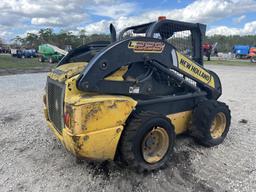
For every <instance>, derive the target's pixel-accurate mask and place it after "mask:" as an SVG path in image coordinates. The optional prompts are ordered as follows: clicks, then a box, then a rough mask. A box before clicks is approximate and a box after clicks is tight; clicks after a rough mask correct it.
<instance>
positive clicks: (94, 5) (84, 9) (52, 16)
mask: <svg viewBox="0 0 256 192" xmlns="http://www.w3.org/2000/svg"><path fill="white" fill-rule="evenodd" d="M138 5H139V3H138V4H136V3H131V2H129V1H128V0H37V1H35V0H1V3H0V18H1V19H0V26H2V29H3V27H4V29H3V30H4V31H1V34H3V33H4V32H5V34H8V33H7V32H9V35H10V31H11V32H13V33H14V34H15V33H23V32H24V31H26V30H29V28H30V29H31V28H32V29H33V28H42V27H54V28H55V27H59V28H60V27H61V28H64V29H70V30H73V31H76V30H77V29H81V28H84V29H85V30H86V31H87V33H89V34H91V33H105V32H108V25H109V24H110V23H111V22H112V23H114V25H115V26H116V28H117V30H121V29H123V28H124V27H127V26H129V25H136V24H141V23H145V22H149V21H153V20H156V19H157V17H158V16H159V15H166V16H167V18H169V19H177V20H183V21H189V22H202V23H207V24H209V23H211V22H215V21H217V20H220V19H223V18H229V17H233V16H234V17H237V18H236V20H237V21H238V22H242V21H243V20H244V18H245V14H246V13H248V12H254V11H255V10H256V1H255V0H195V1H193V2H192V3H191V4H189V5H187V6H186V7H184V8H180V9H168V8H163V9H161V10H160V9H154V8H152V9H151V10H144V12H143V11H142V10H139V7H138ZM142 8H143V7H141V9H142ZM92 15H97V16H104V17H106V18H105V19H102V20H101V21H96V22H94V23H92ZM88 23H90V24H88ZM81 26H84V27H81ZM221 27H222V28H221ZM227 28H228V27H227ZM227 28H225V26H220V27H218V28H216V29H215V31H216V32H218V31H219V32H218V33H221V32H222V31H224V32H225V31H229V33H230V34H234V33H235V34H236V33H238V31H239V32H241V30H240V29H237V28H228V29H227ZM15 29H19V30H18V31H19V32H15ZM217 30H218V31H217ZM20 31H21V32H20ZM209 31H210V30H209ZM211 31H213V29H212V30H211ZM250 31H251V33H253V31H254V25H253V24H248V25H246V26H245V27H244V29H243V31H242V32H243V33H244V34H247V33H249V32H250ZM212 33H213V32H212ZM15 35H16V34H15ZM5 37H6V35H5Z"/></svg>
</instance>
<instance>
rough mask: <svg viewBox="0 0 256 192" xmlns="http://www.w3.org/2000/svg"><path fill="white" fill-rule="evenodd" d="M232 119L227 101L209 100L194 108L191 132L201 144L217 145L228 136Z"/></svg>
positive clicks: (207, 145)
mask: <svg viewBox="0 0 256 192" xmlns="http://www.w3.org/2000/svg"><path fill="white" fill-rule="evenodd" d="M230 121H231V115H230V110H229V108H228V106H227V105H226V104H225V103H222V102H219V101H215V100H207V101H204V102H202V103H200V104H199V105H198V106H197V107H196V108H195V109H194V111H193V115H192V126H191V128H190V133H191V135H192V136H193V137H194V138H195V140H196V141H197V142H198V143H199V144H201V145H203V146H206V147H212V146H216V145H219V144H221V143H222V142H223V141H224V139H225V138H226V136H227V133H228V131H229V127H230Z"/></svg>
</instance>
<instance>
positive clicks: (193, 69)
mask: <svg viewBox="0 0 256 192" xmlns="http://www.w3.org/2000/svg"><path fill="white" fill-rule="evenodd" d="M180 64H181V65H183V66H184V67H186V68H187V69H188V70H189V71H191V72H192V73H194V74H195V75H197V76H199V77H202V78H203V79H205V82H207V83H208V82H209V81H210V80H211V76H210V75H209V74H208V73H206V72H204V71H203V70H202V69H200V68H199V67H198V66H195V65H192V64H190V63H188V62H187V61H185V60H183V59H181V60H180Z"/></svg>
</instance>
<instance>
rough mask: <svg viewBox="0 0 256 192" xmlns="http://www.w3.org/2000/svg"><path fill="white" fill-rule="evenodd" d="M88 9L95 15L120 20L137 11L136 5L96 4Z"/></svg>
mask: <svg viewBox="0 0 256 192" xmlns="http://www.w3.org/2000/svg"><path fill="white" fill-rule="evenodd" d="M88 9H89V10H91V11H92V14H93V15H98V16H107V17H110V18H119V17H122V16H127V15H129V14H130V13H132V12H133V11H134V10H135V9H136V5H135V4H134V3H118V4H110V5H109V4H107V5H106V4H100V5H98V4H96V5H94V6H89V8H88Z"/></svg>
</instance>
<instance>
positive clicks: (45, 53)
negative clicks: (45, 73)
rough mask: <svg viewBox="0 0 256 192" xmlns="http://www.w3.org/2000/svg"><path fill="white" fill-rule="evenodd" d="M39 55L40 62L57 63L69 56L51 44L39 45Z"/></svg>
mask: <svg viewBox="0 0 256 192" xmlns="http://www.w3.org/2000/svg"><path fill="white" fill-rule="evenodd" d="M38 53H39V61H40V62H44V61H48V62H49V63H55V62H58V61H59V60H61V59H62V57H63V56H65V55H67V53H68V52H67V51H65V50H63V49H60V48H58V47H56V46H54V45H51V44H42V45H39V48H38Z"/></svg>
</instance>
